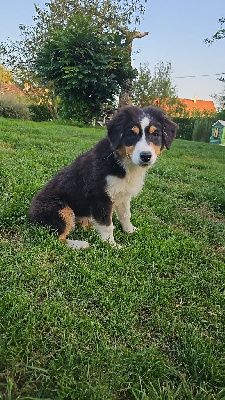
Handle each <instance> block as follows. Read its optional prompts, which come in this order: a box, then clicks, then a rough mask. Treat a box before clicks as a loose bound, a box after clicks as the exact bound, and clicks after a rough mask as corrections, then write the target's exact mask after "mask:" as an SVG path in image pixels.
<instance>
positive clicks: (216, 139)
mask: <svg viewBox="0 0 225 400" xmlns="http://www.w3.org/2000/svg"><path fill="white" fill-rule="evenodd" d="M210 143H217V144H225V121H222V120H221V119H219V120H218V121H216V122H215V124H213V126H212V134H211V137H210Z"/></svg>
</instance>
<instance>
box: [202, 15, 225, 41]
mask: <svg viewBox="0 0 225 400" xmlns="http://www.w3.org/2000/svg"><path fill="white" fill-rule="evenodd" d="M219 23H220V29H218V31H217V32H216V33H214V35H213V36H212V37H211V39H208V38H207V39H205V40H204V42H205V43H207V44H212V43H213V42H215V40H221V39H225V28H224V27H223V26H224V24H225V18H220V19H219Z"/></svg>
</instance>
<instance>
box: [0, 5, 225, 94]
mask: <svg viewBox="0 0 225 400" xmlns="http://www.w3.org/2000/svg"><path fill="white" fill-rule="evenodd" d="M45 2H46V0H36V1H35V3H36V4H38V5H39V6H40V7H41V8H43V7H44V5H45ZM0 10H1V11H0V15H1V18H0V41H1V42H2V41H5V40H6V39H7V38H10V39H11V40H17V39H19V32H20V31H19V25H20V24H24V25H32V23H33V20H32V16H34V15H35V8H34V1H33V0H0ZM221 17H225V0H214V1H212V0H147V4H146V12H145V14H144V17H143V19H142V20H141V24H140V26H138V27H137V28H138V30H139V31H141V32H145V31H147V32H149V34H148V36H146V37H144V38H142V39H135V40H134V42H133V55H132V64H133V66H134V67H135V68H139V66H140V64H145V63H148V65H149V68H150V70H151V71H152V72H153V71H154V67H155V66H156V65H157V63H158V62H161V61H163V62H164V63H166V62H170V63H171V65H172V82H173V84H174V85H175V86H176V89H177V95H178V96H179V97H180V98H186V99H193V98H194V96H196V97H197V99H199V100H212V97H211V96H212V95H214V94H217V95H218V94H220V93H221V91H222V90H223V88H224V84H222V83H221V82H220V81H219V80H218V77H219V75H218V74H221V73H224V74H225V39H224V40H219V41H216V42H214V44H212V45H211V46H208V45H206V44H204V39H205V38H210V37H211V36H212V35H213V34H214V33H215V32H216V31H217V30H218V29H219V27H220V25H219V23H218V20H219V18H221ZM201 75H207V76H201ZM189 76H192V77H189ZM224 77H225V75H224Z"/></svg>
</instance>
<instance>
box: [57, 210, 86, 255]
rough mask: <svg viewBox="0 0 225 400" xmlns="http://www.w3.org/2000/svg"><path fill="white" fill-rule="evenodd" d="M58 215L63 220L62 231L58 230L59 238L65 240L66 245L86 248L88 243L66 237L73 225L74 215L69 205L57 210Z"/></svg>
mask: <svg viewBox="0 0 225 400" xmlns="http://www.w3.org/2000/svg"><path fill="white" fill-rule="evenodd" d="M59 216H60V218H62V220H63V221H64V228H63V230H62V232H59V240H61V241H63V242H66V244H67V246H68V247H72V248H73V249H76V250H77V249H86V248H88V247H89V243H88V242H86V241H82V240H69V239H67V238H66V237H67V236H68V235H69V233H70V232H71V231H72V230H73V229H74V227H75V215H74V212H73V210H72V209H71V208H70V207H65V208H63V209H62V210H60V211H59Z"/></svg>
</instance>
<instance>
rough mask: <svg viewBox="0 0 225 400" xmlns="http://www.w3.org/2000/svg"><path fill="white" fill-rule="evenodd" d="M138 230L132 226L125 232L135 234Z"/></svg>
mask: <svg viewBox="0 0 225 400" xmlns="http://www.w3.org/2000/svg"><path fill="white" fill-rule="evenodd" d="M137 230H138V228H136V226H133V225H130V226H129V227H126V228H125V229H124V232H126V233H134V232H137Z"/></svg>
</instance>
